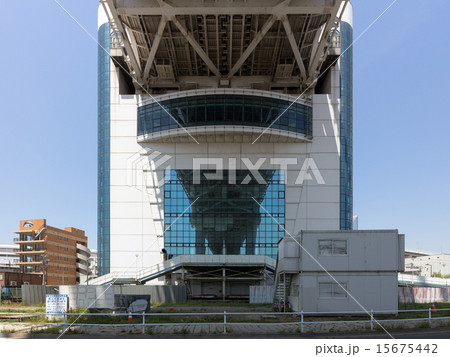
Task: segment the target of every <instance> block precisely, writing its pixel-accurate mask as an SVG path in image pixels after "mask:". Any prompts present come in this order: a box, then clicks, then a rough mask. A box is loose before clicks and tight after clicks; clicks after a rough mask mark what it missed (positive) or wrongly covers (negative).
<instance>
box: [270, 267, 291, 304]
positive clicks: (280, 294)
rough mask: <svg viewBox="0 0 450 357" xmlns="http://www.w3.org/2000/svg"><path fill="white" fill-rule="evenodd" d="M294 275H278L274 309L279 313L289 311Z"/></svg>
mask: <svg viewBox="0 0 450 357" xmlns="http://www.w3.org/2000/svg"><path fill="white" fill-rule="evenodd" d="M291 280H292V275H291V274H287V273H284V272H283V273H279V274H277V277H276V280H275V286H276V287H275V292H274V295H275V296H274V298H273V304H274V309H275V310H278V311H284V312H286V311H289V310H290V303H289V295H290V293H291Z"/></svg>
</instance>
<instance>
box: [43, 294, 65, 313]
mask: <svg viewBox="0 0 450 357" xmlns="http://www.w3.org/2000/svg"><path fill="white" fill-rule="evenodd" d="M67 302H68V297H67V295H65V294H58V295H56V294H47V295H45V313H46V314H47V317H49V318H52V319H60V318H62V315H63V314H64V313H65V312H67ZM57 315H61V316H57Z"/></svg>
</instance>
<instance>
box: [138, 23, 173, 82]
mask: <svg viewBox="0 0 450 357" xmlns="http://www.w3.org/2000/svg"><path fill="white" fill-rule="evenodd" d="M166 23H167V17H165V16H163V17H162V18H161V21H160V22H159V25H158V30H157V31H156V35H155V39H154V40H153V43H152V48H151V49H150V54H149V55H148V58H147V63H146V64H145V68H144V72H143V74H142V80H143V81H144V83H146V82H147V79H148V76H149V74H150V69H151V68H152V64H153V61H154V59H155V56H156V51H157V50H158V47H159V43H160V42H161V38H162V35H163V33H164V28H165V27H166Z"/></svg>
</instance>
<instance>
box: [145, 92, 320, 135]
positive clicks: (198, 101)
mask: <svg viewBox="0 0 450 357" xmlns="http://www.w3.org/2000/svg"><path fill="white" fill-rule="evenodd" d="M262 134H263V135H262ZM190 135H193V136H194V137H198V138H199V140H200V141H201V142H252V141H253V140H255V139H256V138H258V137H259V136H260V135H262V138H261V139H262V141H263V142H310V141H311V139H312V107H311V103H310V100H309V99H304V98H298V97H297V96H290V95H285V94H280V93H276V92H269V91H261V90H251V89H234V88H221V89H202V90H191V91H184V92H177V93H171V94H166V95H162V96H159V97H158V98H157V99H146V100H144V101H143V102H142V103H141V104H140V106H139V108H138V142H140V143H143V142H183V141H189V140H190Z"/></svg>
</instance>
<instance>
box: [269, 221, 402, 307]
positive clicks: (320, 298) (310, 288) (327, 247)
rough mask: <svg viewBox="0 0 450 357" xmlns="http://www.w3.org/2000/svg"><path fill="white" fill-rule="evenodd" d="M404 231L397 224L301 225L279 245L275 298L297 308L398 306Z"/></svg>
mask: <svg viewBox="0 0 450 357" xmlns="http://www.w3.org/2000/svg"><path fill="white" fill-rule="evenodd" d="M404 251H405V237H404V235H403V234H398V231H397V230H367V231H302V232H300V233H299V234H298V235H297V236H296V237H295V238H292V237H286V238H284V239H283V240H282V241H281V242H280V245H279V250H278V263H277V270H276V279H277V280H276V283H277V293H276V300H278V301H283V300H284V301H289V304H290V305H291V308H292V309H293V310H294V311H305V312H330V313H333V312H350V311H351V312H354V311H355V312H364V310H367V311H370V310H371V309H373V310H378V311H380V310H394V311H395V310H397V307H398V292H397V287H398V279H397V276H398V272H401V271H403V270H404Z"/></svg>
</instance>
